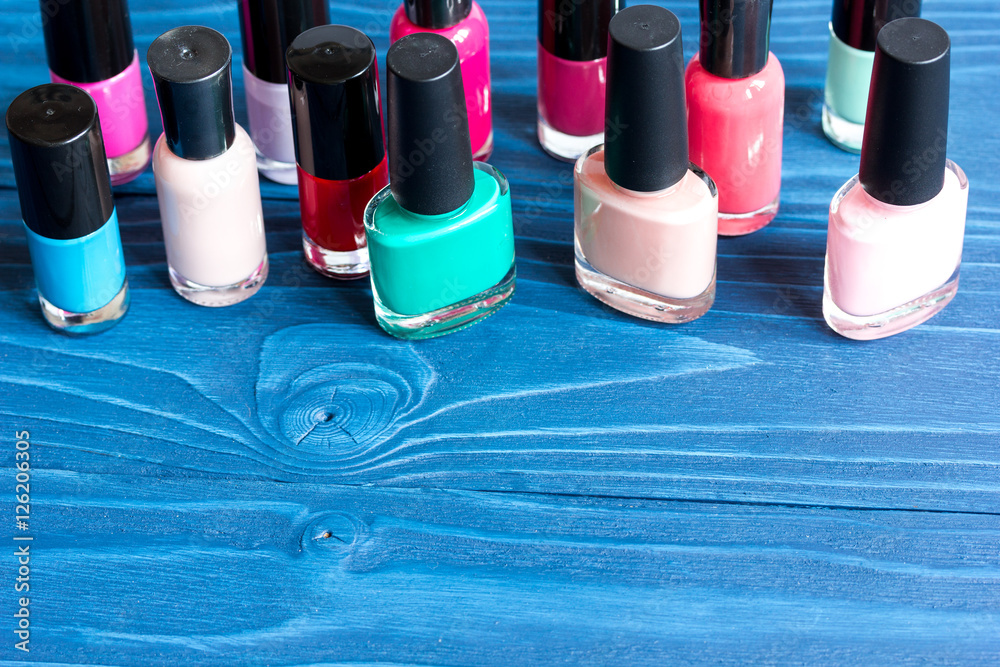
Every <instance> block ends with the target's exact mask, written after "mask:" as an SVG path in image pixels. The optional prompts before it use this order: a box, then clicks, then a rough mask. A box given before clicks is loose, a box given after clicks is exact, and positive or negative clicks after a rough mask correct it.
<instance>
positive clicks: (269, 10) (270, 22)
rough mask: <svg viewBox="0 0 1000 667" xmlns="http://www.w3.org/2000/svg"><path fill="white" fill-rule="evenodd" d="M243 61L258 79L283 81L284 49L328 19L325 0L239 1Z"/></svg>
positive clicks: (284, 77)
mask: <svg viewBox="0 0 1000 667" xmlns="http://www.w3.org/2000/svg"><path fill="white" fill-rule="evenodd" d="M239 1H240V7H239V10H240V37H241V40H242V42H243V64H244V65H245V66H246V68H247V70H249V71H250V73H251V74H253V75H254V76H255V77H257V78H258V79H261V80H262V81H269V82H271V83H286V82H287V81H288V70H287V69H286V68H285V51H287V50H288V45H289V44H291V43H292V40H294V39H295V38H296V37H298V36H299V35H300V34H302V33H303V32H305V31H306V30H308V29H309V28H314V27H316V26H318V25H326V24H327V23H329V22H330V12H329V11H328V10H327V6H326V0H239Z"/></svg>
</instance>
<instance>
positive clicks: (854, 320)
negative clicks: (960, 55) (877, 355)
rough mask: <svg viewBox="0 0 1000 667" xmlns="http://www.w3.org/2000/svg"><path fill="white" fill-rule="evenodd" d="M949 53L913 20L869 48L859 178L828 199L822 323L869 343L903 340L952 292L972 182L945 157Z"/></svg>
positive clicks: (896, 24) (889, 27) (927, 25)
mask: <svg viewBox="0 0 1000 667" xmlns="http://www.w3.org/2000/svg"><path fill="white" fill-rule="evenodd" d="M950 51H951V45H950V40H949V38H948V33H947V32H945V31H944V30H943V29H942V28H941V27H940V26H938V25H937V24H935V23H931V22H930V21H927V20H924V19H919V18H903V19H898V20H896V21H892V22H890V23H887V24H886V25H885V27H884V28H882V30H880V31H879V34H878V37H877V39H876V47H875V63H874V66H873V69H872V80H871V89H870V92H869V96H868V112H867V116H866V118H865V132H864V138H863V140H862V145H861V170H860V172H859V173H858V175H857V176H855V177H854V178H852V179H851V180H849V181H848V182H847V183H846V184H845V185H844V187H842V188H841V189H840V190H839V191H838V192H837V194H836V195H834V197H833V201H832V202H831V204H830V226H829V231H828V234H827V245H826V273H825V278H824V283H825V284H824V290H823V316H824V317H825V318H826V321H827V324H829V325H830V327H831V328H832V329H833V330H834V331H836V332H837V333H839V334H841V335H843V336H846V337H848V338H854V339H858V340H870V339H875V338H884V337H886V336H891V335H893V334H897V333H900V332H901V331H906V330H907V329H910V328H912V327H915V326H916V325H918V324H920V323H921V322H923V321H925V320H927V319H928V318H930V317H931V316H932V315H934V314H935V313H937V312H939V311H940V310H941V309H942V308H944V307H945V306H946V305H948V303H949V302H950V301H951V299H952V298H953V297H954V296H955V293H956V292H957V291H958V272H959V266H960V264H961V262H962V241H963V237H964V234H965V212H966V205H967V202H968V198H969V183H968V181H967V180H966V178H965V174H964V173H963V172H962V170H961V168H959V166H958V165H956V164H955V163H954V162H952V161H951V160H948V159H947V158H946V156H945V154H946V151H947V147H948V92H949V77H950V71H949V70H950V60H951V55H950Z"/></svg>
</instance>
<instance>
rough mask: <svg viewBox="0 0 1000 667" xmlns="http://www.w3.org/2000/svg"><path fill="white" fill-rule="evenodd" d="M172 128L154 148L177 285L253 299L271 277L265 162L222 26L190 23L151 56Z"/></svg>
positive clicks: (224, 297) (205, 300)
mask: <svg viewBox="0 0 1000 667" xmlns="http://www.w3.org/2000/svg"><path fill="white" fill-rule="evenodd" d="M147 62H148V64H149V70H150V72H151V73H152V74H153V82H154V84H155V86H156V97H157V101H158V102H159V105H160V116H161V117H162V119H163V134H162V135H161V136H160V138H159V140H158V141H157V142H156V147H155V148H154V149H153V173H154V176H155V181H156V195H157V197H158V199H159V203H160V218H161V221H162V223H163V241H164V244H165V245H166V249H167V264H168V267H169V270H170V282H171V284H173V286H174V290H176V291H177V293H178V294H180V295H181V296H182V297H184V298H185V299H187V300H188V301H191V302H192V303H196V304H198V305H201V306H228V305H231V304H234V303H238V302H240V301H243V300H244V299H247V298H249V297H251V296H253V295H254V294H255V293H256V292H257V290H259V289H260V286H261V285H263V284H264V280H265V279H266V278H267V247H266V244H265V240H264V215H263V213H262V210H261V202H260V184H259V181H258V177H257V159H256V152H255V150H254V146H253V142H252V141H251V140H250V136H249V135H248V134H247V133H246V131H244V130H243V128H242V127H240V126H239V125H237V124H236V123H235V121H234V120H233V93H232V80H231V75H230V68H231V64H232V48H231V47H230V46H229V42H228V41H227V40H226V38H225V37H223V36H222V35H221V34H220V33H218V32H216V31H215V30H212V29H211V28H205V27H203V26H184V27H180V28H174V29H173V30H169V31H167V32H165V33H163V34H162V35H160V36H159V37H157V38H156V39H155V40H154V41H153V43H152V44H151V45H150V47H149V51H148V53H147Z"/></svg>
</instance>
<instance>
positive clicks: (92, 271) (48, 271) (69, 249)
mask: <svg viewBox="0 0 1000 667" xmlns="http://www.w3.org/2000/svg"><path fill="white" fill-rule="evenodd" d="M6 121H7V133H8V136H9V138H10V152H11V161H12V162H13V165H14V178H15V180H16V181H17V192H18V197H19V199H20V201H21V216H22V218H23V219H24V230H25V234H26V235H27V237H28V250H29V252H30V253H31V264H32V266H33V267H34V270H35V283H36V285H37V287H38V300H39V302H40V303H41V306H42V315H43V316H44V317H45V321H46V322H48V323H49V325H51V326H52V327H53V328H54V329H56V330H57V331H60V332H62V333H67V334H90V333H98V332H100V331H104V330H105V329H108V328H110V327H112V326H114V325H115V324H116V323H117V322H118V320H120V319H121V318H122V317H123V316H124V315H125V312H126V311H127V310H128V305H129V294H128V281H127V280H126V279H125V258H124V253H123V252H122V242H121V237H120V236H119V234H118V215H117V214H116V212H115V205H114V200H113V199H112V197H111V179H110V176H109V175H108V164H107V160H106V158H105V153H104V143H103V140H102V136H101V126H100V122H99V120H98V116H97V106H96V105H95V104H94V100H93V99H92V98H91V97H90V95H88V94H87V93H86V92H84V91H82V90H80V89H79V88H76V87H74V86H69V85H65V84H58V83H49V84H45V85H41V86H36V87H35V88H31V89H30V90H26V91H25V92H23V93H21V94H20V95H19V96H18V97H17V98H16V99H15V100H14V101H13V102H12V103H11V105H10V107H9V108H8V109H7V117H6Z"/></svg>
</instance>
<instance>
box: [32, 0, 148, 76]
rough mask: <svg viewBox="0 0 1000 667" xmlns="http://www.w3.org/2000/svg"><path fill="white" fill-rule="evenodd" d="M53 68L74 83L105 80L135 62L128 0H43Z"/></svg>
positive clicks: (43, 15)
mask: <svg viewBox="0 0 1000 667" xmlns="http://www.w3.org/2000/svg"><path fill="white" fill-rule="evenodd" d="M39 5H40V7H41V11H42V29H43V30H44V32H45V51H46V53H47V54H48V58H49V69H51V70H52V71H53V72H55V73H56V74H57V75H58V76H60V77H62V78H63V79H66V80H67V81H72V82H74V83H94V82H95V81H104V80H105V79H110V78H111V77H113V76H116V75H118V74H121V72H122V71H123V70H124V69H125V68H126V67H128V66H129V65H131V64H132V60H133V59H134V58H135V45H134V44H133V43H132V24H131V22H130V21H129V18H128V5H127V4H126V2H125V0H87V1H86V2H81V1H80V0H70V1H61V2H52V0H40V2H39Z"/></svg>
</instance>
